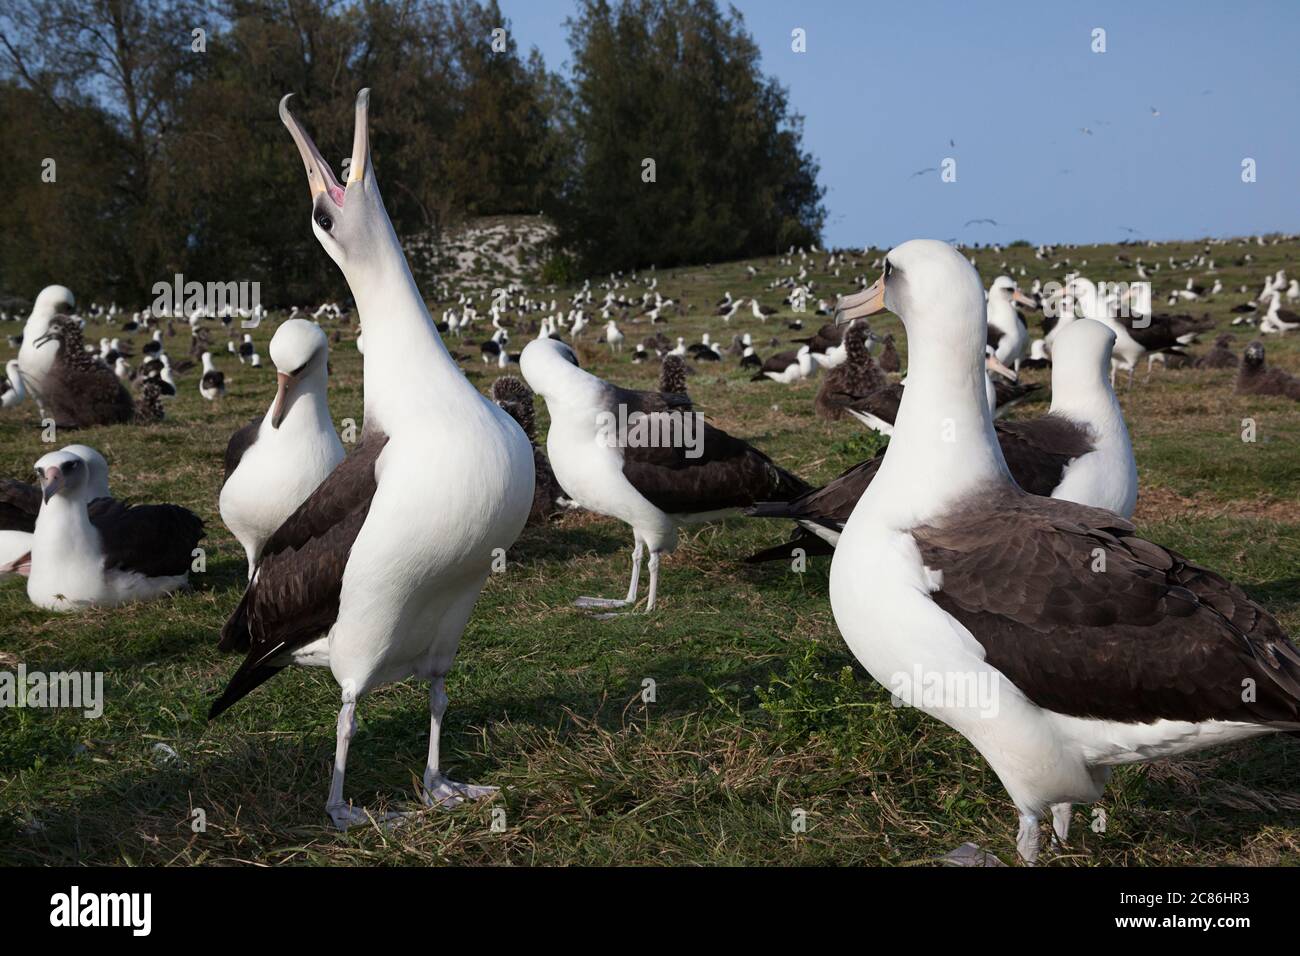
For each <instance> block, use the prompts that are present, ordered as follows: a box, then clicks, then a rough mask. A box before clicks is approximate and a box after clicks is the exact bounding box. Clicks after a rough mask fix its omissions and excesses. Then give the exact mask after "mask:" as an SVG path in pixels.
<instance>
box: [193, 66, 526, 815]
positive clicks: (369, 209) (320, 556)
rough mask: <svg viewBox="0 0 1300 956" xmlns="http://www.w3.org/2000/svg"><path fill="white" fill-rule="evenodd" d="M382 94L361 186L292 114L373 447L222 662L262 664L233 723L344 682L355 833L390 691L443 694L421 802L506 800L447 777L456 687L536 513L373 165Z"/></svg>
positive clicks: (244, 612)
mask: <svg viewBox="0 0 1300 956" xmlns="http://www.w3.org/2000/svg"><path fill="white" fill-rule="evenodd" d="M369 92H370V91H369V90H362V91H361V93H360V94H359V95H358V96H357V105H356V125H355V132H354V136H353V143H352V161H351V165H350V167H349V172H348V183H347V186H346V187H344V186H341V185H340V184H339V182H338V180H336V179H335V178H334V174H333V172H332V171H331V170H330V167H329V164H328V163H326V162H325V160H324V159H323V158H322V157H321V154H320V152H319V151H318V150H317V149H316V145H315V144H314V143H313V142H312V141H311V138H310V137H309V136H308V135H307V133H306V131H305V130H303V128H302V127H301V125H299V123H298V121H297V120H296V119H295V118H294V117H293V115H292V114H291V113H290V112H289V97H288V96H286V97H284V99H282V100H281V101H280V118H281V120H283V121H284V124H285V126H287V127H288V129H289V132H290V134H292V136H293V139H294V141H295V142H296V143H297V145H298V151H299V153H300V154H301V155H302V160H303V164H304V165H305V166H306V169H307V180H308V184H309V185H310V188H311V197H312V210H311V225H312V232H313V233H315V235H316V238H317V239H318V240H319V241H320V243H321V245H322V246H324V247H325V250H326V252H328V253H329V254H330V257H331V258H332V259H334V261H335V262H336V263H337V264H338V266H339V268H340V270H342V272H343V276H344V278H345V279H346V280H347V283H348V286H349V288H350V289H351V290H352V294H353V296H354V297H355V299H356V302H357V312H358V313H359V315H360V317H361V328H362V331H363V332H364V334H365V337H366V350H365V353H364V366H363V371H364V378H365V381H364V388H365V431H364V433H363V434H362V437H361V441H360V443H359V444H358V446H357V448H356V450H355V451H354V452H353V453H352V454H351V455H349V456H348V457H347V458H345V459H344V460H343V462H342V464H340V465H339V466H338V467H337V468H336V469H334V471H333V472H332V473H331V474H330V476H329V477H328V478H326V479H325V481H323V482H322V483H321V484H320V486H319V487H318V488H317V489H316V490H315V491H314V492H312V494H311V495H310V497H308V498H307V500H306V501H304V502H303V503H302V504H301V505H300V506H299V507H298V510H296V511H295V512H294V513H293V514H292V515H290V516H289V518H288V519H287V520H286V521H285V522H284V524H283V525H281V526H280V528H279V529H278V530H277V531H276V532H275V534H274V535H272V536H271V539H270V540H269V541H268V542H267V543H266V546H265V547H264V548H263V549H262V556H261V559H260V560H259V561H258V563H257V567H256V570H255V571H254V573H253V580H252V581H251V582H250V583H249V585H248V588H247V590H246V591H245V592H244V596H243V599H242V600H241V601H240V602H239V606H238V607H237V608H236V609H235V611H234V613H233V614H232V615H231V617H230V619H229V620H228V621H227V622H226V626H225V627H224V628H223V629H222V632H221V648H222V649H223V650H227V651H240V652H242V653H244V654H245V655H246V656H245V659H244V662H243V664H241V665H240V667H239V670H237V671H236V672H235V675H234V677H232V678H231V680H230V683H229V685H228V686H227V687H226V690H225V691H224V692H223V693H222V695H221V696H220V697H219V698H218V699H217V700H216V701H215V702H214V703H213V705H212V708H211V711H210V712H209V717H210V718H212V717H216V716H218V715H219V714H221V713H222V712H223V711H225V710H226V709H227V708H229V707H230V706H231V705H233V704H234V703H235V702H236V701H238V700H239V699H240V698H242V697H243V696H244V695H245V694H247V693H249V692H250V691H252V690H253V689H254V688H256V687H257V686H259V685H260V684H262V683H263V682H264V681H266V680H268V679H269V678H271V677H273V676H274V675H275V674H276V673H278V672H279V671H280V670H281V669H283V668H284V667H286V666H288V665H290V664H300V665H314V666H319V667H328V668H329V669H330V671H331V672H332V673H333V675H334V679H335V680H336V681H338V683H339V687H340V690H341V692H342V706H341V707H340V709H339V715H338V724H337V737H336V743H335V752H334V772H333V775H332V777H331V779H330V788H329V797H328V799H327V801H326V805H325V809H326V811H327V812H328V813H329V815H330V818H331V819H332V820H333V821H334V823H335V825H336V826H338V827H339V828H342V829H346V828H347V827H348V826H349V825H350V824H353V823H359V822H361V821H364V820H366V819H368V817H367V815H366V814H365V813H364V812H362V811H361V810H360V809H358V808H355V807H353V806H352V805H351V804H350V803H348V802H347V801H345V800H344V799H343V780H344V773H345V769H346V765H347V757H348V745H349V743H350V742H351V740H352V735H353V734H354V733H355V732H356V710H357V701H358V699H359V698H361V697H362V696H364V695H365V694H366V693H368V692H369V691H371V690H373V689H374V688H376V687H378V686H380V685H382V684H385V683H389V682H391V681H400V680H405V679H406V678H408V677H412V676H418V677H423V678H427V679H428V680H429V682H430V686H429V712H430V715H431V721H430V734H429V759H428V762H427V764H426V766H425V770H424V778H423V792H422V793H421V795H420V797H421V800H422V802H423V803H424V804H425V805H426V806H433V805H443V806H451V805H454V804H456V803H459V802H461V801H462V800H465V799H467V798H469V799H472V798H476V797H481V796H485V795H487V794H489V793H492V792H493V789H494V788H490V787H469V786H463V785H461V784H457V783H453V782H452V781H451V780H449V779H447V777H446V776H445V774H444V773H443V770H442V764H441V758H440V754H439V739H440V734H441V730H442V721H443V715H444V714H445V712H446V709H447V693H446V689H445V679H446V676H447V672H448V671H449V670H450V669H451V665H452V661H453V660H454V659H455V656H456V650H457V648H458V647H459V644H460V638H461V634H462V633H463V632H464V630H465V625H466V623H467V622H468V620H469V616H470V612H471V611H472V610H473V609H474V604H475V602H476V601H477V600H478V596H479V591H480V590H482V587H483V583H484V581H486V580H487V576H488V573H489V571H490V570H491V566H492V563H493V561H494V560H495V559H497V558H498V557H499V556H500V555H501V554H503V553H504V550H505V549H506V548H509V547H510V545H512V544H513V543H514V541H515V538H517V537H518V535H519V532H520V531H521V530H523V527H524V522H525V521H526V520H527V518H528V511H529V508H530V507H531V505H532V501H533V454H532V448H531V447H530V446H529V443H528V438H527V437H526V436H525V435H524V433H523V430H522V429H521V428H520V427H519V425H518V424H516V423H515V421H514V419H512V418H511V417H510V416H509V415H508V414H506V413H505V412H504V411H502V410H501V409H500V408H498V407H497V406H496V405H495V404H493V403H492V402H490V401H488V400H487V399H486V398H485V397H484V396H482V395H480V394H479V393H478V391H477V390H476V389H475V388H474V386H473V385H471V384H470V383H469V381H468V379H466V378H465V376H464V374H463V373H462V372H461V371H460V369H459V368H458V367H457V365H456V362H455V360H454V359H453V358H452V357H451V355H450V354H449V353H448V352H447V349H446V347H445V346H444V345H443V342H442V339H441V337H440V336H439V335H438V331H437V329H436V328H435V326H434V323H433V319H432V318H431V317H430V316H429V312H428V309H427V308H426V307H425V304H424V300H423V299H422V298H421V297H420V292H419V289H417V288H416V285H415V280H414V279H413V278H412V277H411V271H410V268H409V267H408V265H407V262H406V256H405V254H404V253H403V252H402V247H401V244H400V243H399V242H398V240H397V234H396V233H395V232H394V231H393V226H392V223H391V222H390V221H389V218H388V213H387V211H386V210H385V208H384V203H383V199H382V198H381V197H380V195H379V186H378V183H377V182H376V180H375V172H374V167H373V166H372V164H371V162H370V148H369V147H370V138H369V131H368V128H367V119H366V117H367V104H368V101H369ZM547 341H549V340H547Z"/></svg>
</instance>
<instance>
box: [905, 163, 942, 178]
mask: <svg viewBox="0 0 1300 956" xmlns="http://www.w3.org/2000/svg"><path fill="white" fill-rule="evenodd" d="M938 171H939V167H938V166H927V167H925V169H918V170H917V171H916V172H914V173H912V177H911V178H912V179H915V178H916V177H917V176H924V175H925V174H926V173H937V172H938Z"/></svg>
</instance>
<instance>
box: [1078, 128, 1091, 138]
mask: <svg viewBox="0 0 1300 956" xmlns="http://www.w3.org/2000/svg"><path fill="white" fill-rule="evenodd" d="M1079 132H1080V133H1084V134H1086V135H1088V136H1091V135H1092V130H1090V129H1088V127H1086V126H1080V127H1079Z"/></svg>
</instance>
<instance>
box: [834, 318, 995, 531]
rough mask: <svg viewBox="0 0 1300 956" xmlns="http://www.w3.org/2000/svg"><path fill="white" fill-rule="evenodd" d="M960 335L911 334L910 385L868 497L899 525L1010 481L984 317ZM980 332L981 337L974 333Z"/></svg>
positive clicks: (870, 509) (874, 509)
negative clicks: (992, 404) (996, 421)
mask: <svg viewBox="0 0 1300 956" xmlns="http://www.w3.org/2000/svg"><path fill="white" fill-rule="evenodd" d="M968 324H969V325H970V326H971V328H970V329H968V330H966V331H965V333H964V334H963V333H961V332H960V330H954V331H956V332H957V333H958V334H957V335H956V339H957V340H956V341H954V336H952V335H948V336H925V335H912V334H911V333H910V332H909V335H908V369H907V387H906V388H904V389H903V398H902V403H901V404H900V406H899V409H898V417H897V419H896V421H895V423H894V433H893V436H892V437H891V438H890V442H889V450H888V451H887V452H886V454H885V461H884V463H883V464H882V465H881V467H880V472H879V473H878V474H877V475H876V478H875V480H874V481H873V482H872V483H871V485H870V487H869V488H868V489H867V493H866V494H865V495H864V496H863V502H864V503H867V504H868V506H867V507H865V508H863V507H859V508H858V509H857V510H856V511H855V512H854V517H855V518H856V517H857V516H858V514H859V513H863V512H866V513H868V514H874V516H875V517H876V518H877V519H878V520H879V519H883V520H884V521H886V522H887V523H889V524H890V525H892V526H893V527H897V528H911V527H914V526H916V525H917V524H921V523H924V522H925V521H928V520H930V519H931V518H933V517H934V516H935V515H937V514H940V513H942V512H943V511H944V510H945V509H946V508H947V507H948V506H949V505H951V504H952V503H953V502H954V501H956V500H958V499H960V498H962V497H964V496H965V495H967V494H968V493H970V492H972V491H974V490H975V489H977V488H979V487H981V486H984V485H987V484H990V483H997V482H1007V481H1010V473H1009V472H1008V471H1007V465H1006V461H1005V460H1004V459H1003V457H1002V449H1001V448H1000V447H999V446H998V442H997V437H996V435H995V433H994V431H993V417H992V415H991V414H990V412H989V405H988V399H987V396H986V391H985V390H986V388H987V382H988V378H987V376H986V375H985V371H984V362H983V352H984V340H985V335H986V333H985V332H984V323H983V322H976V323H968ZM972 331H973V333H974V334H973V335H972V334H970V333H971V332H972Z"/></svg>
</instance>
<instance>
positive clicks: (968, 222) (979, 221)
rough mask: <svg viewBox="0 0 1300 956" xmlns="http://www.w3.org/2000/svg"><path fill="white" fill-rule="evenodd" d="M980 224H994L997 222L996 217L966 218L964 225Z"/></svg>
mask: <svg viewBox="0 0 1300 956" xmlns="http://www.w3.org/2000/svg"><path fill="white" fill-rule="evenodd" d="M982 224H987V225H990V226H996V225H997V224H998V221H997V220H996V219H967V220H966V226H978V225H982ZM966 226H962V228H963V229H965V228H966Z"/></svg>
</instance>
